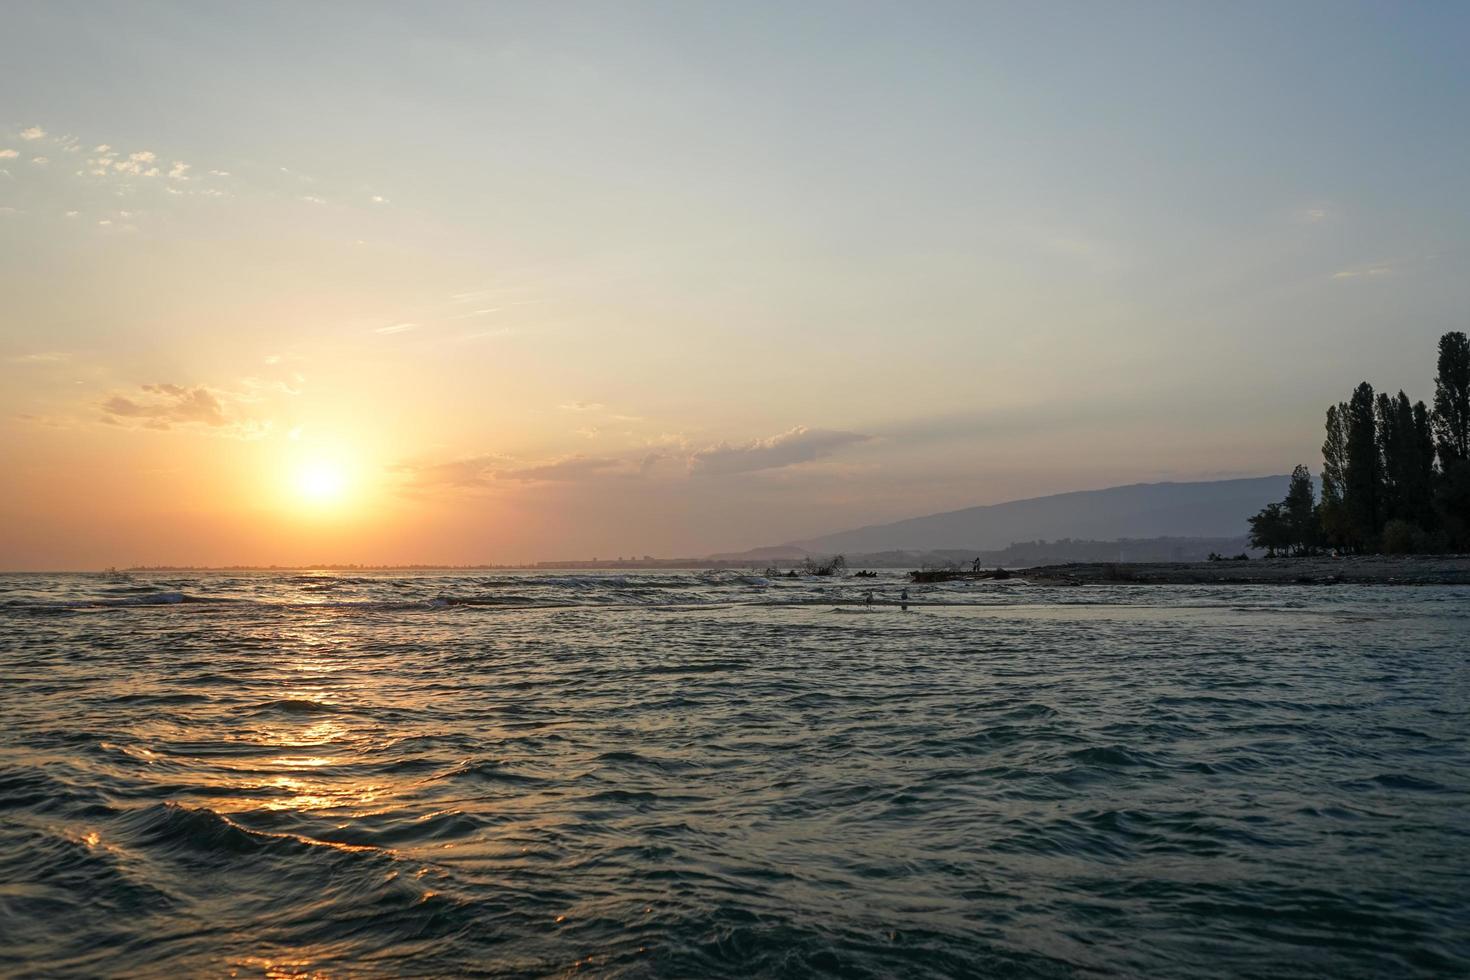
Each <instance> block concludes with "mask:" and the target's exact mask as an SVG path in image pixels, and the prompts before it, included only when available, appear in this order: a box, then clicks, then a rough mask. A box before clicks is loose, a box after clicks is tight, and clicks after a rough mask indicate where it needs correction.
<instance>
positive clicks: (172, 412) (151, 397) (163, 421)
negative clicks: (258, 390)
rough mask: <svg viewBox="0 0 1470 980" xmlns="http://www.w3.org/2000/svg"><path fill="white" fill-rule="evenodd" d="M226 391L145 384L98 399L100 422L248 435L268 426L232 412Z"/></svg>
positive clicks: (261, 431) (146, 427)
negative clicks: (191, 428)
mask: <svg viewBox="0 0 1470 980" xmlns="http://www.w3.org/2000/svg"><path fill="white" fill-rule="evenodd" d="M230 402H231V398H230V396H229V395H228V394H226V393H224V392H221V391H217V390H215V389H212V388H209V387H206V386H205V385H194V386H192V387H188V386H184V385H175V384H146V385H142V386H141V387H140V388H139V393H134V394H131V395H112V396H110V397H108V398H106V399H104V400H103V401H102V403H101V404H100V405H99V408H101V410H102V421H104V422H106V423H108V424H110V425H123V426H129V427H132V428H143V429H160V430H167V429H173V428H177V427H181V426H182V427H194V428H201V429H205V430H212V431H215V432H218V433H220V434H225V435H234V436H239V437H242V438H251V437H254V436H258V435H262V434H264V432H265V430H266V429H267V428H268V427H269V426H268V424H266V423H262V422H260V421H258V420H256V419H251V418H245V417H243V416H241V415H239V414H238V413H237V412H235V411H234V410H233V409H232V407H231V405H230Z"/></svg>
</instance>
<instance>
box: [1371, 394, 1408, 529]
mask: <svg viewBox="0 0 1470 980" xmlns="http://www.w3.org/2000/svg"><path fill="white" fill-rule="evenodd" d="M1373 421H1374V423H1375V426H1376V429H1377V431H1376V433H1375V435H1376V436H1377V439H1378V461H1379V465H1380V466H1381V469H1380V470H1379V474H1380V476H1379V486H1380V498H1379V499H1380V503H1381V505H1382V511H1381V512H1380V513H1379V515H1378V520H1379V523H1380V526H1381V525H1382V524H1387V523H1388V522H1389V521H1391V520H1394V519H1396V518H1398V519H1402V518H1403V516H1404V515H1403V510H1404V502H1403V494H1404V487H1403V483H1402V479H1401V478H1402V476H1403V472H1404V469H1405V462H1406V461H1405V459H1404V445H1403V442H1404V441H1403V431H1402V429H1401V428H1400V425H1399V417H1398V403H1397V402H1395V401H1394V399H1393V398H1392V397H1391V396H1390V395H1389V394H1388V392H1386V391H1385V392H1380V393H1379V394H1378V397H1376V398H1375V399H1373Z"/></svg>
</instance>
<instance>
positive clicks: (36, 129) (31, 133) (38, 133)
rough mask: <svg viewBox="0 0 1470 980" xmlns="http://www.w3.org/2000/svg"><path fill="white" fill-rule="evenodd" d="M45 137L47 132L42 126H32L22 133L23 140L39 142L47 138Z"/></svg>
mask: <svg viewBox="0 0 1470 980" xmlns="http://www.w3.org/2000/svg"><path fill="white" fill-rule="evenodd" d="M45 135H46V131H45V130H44V129H42V128H41V127H40V126H31V127H30V128H28V129H22V130H21V131H20V138H21V139H23V140H38V139H42V138H43V137H45Z"/></svg>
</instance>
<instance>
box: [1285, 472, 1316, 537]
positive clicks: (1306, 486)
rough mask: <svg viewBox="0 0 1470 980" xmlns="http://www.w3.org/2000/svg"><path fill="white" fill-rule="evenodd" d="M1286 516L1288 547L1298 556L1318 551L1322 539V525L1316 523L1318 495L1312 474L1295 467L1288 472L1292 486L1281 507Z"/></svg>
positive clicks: (1288, 489)
mask: <svg viewBox="0 0 1470 980" xmlns="http://www.w3.org/2000/svg"><path fill="white" fill-rule="evenodd" d="M1281 508H1282V511H1283V512H1284V513H1285V516H1286V530H1287V538H1288V544H1289V545H1290V547H1291V548H1292V550H1293V551H1295V552H1296V553H1297V554H1299V555H1306V554H1311V553H1312V552H1313V551H1316V550H1317V545H1318V542H1319V541H1320V539H1321V537H1322V531H1321V525H1320V524H1319V523H1318V522H1317V495H1316V492H1315V491H1314V490H1313V488H1312V471H1311V470H1309V469H1307V468H1306V467H1305V466H1300V465H1299V466H1297V467H1296V468H1295V469H1293V470H1292V471H1291V484H1290V485H1289V486H1288V487H1287V489H1286V499H1285V500H1284V501H1282V504H1281Z"/></svg>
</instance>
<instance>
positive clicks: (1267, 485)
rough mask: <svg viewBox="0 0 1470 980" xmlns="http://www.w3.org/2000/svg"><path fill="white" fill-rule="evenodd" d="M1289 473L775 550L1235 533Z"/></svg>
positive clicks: (994, 510)
mask: <svg viewBox="0 0 1470 980" xmlns="http://www.w3.org/2000/svg"><path fill="white" fill-rule="evenodd" d="M1289 480H1290V477H1289V476H1286V475H1274V474H1273V475H1271V476H1260V477H1243V478H1239V479H1231V480H1198V481H1165V482H1158V483H1130V484H1123V485H1120V486H1114V487H1104V488H1101V489H1098V490H1070V491H1066V492H1064V493H1058V494H1049V495H1046V496H1042V497H1027V498H1023V499H1020V500H1010V501H1004V502H1002V503H998V504H983V505H979V506H975V507H963V508H959V509H957V510H950V511H941V512H939V513H936V514H927V515H923V516H919V517H909V518H905V519H903V520H899V521H891V522H888V523H883V524H869V525H864V526H862V527H857V528H852V529H850V530H846V531H836V532H832V533H829V534H823V535H817V536H815V537H812V538H805V539H798V540H794V541H788V542H785V543H784V544H781V545H774V546H770V547H769V548H768V549H753V551H762V550H771V551H774V550H776V549H783V548H799V549H802V550H803V551H808V552H828V553H833V552H844V553H845V552H878V551H891V550H933V549H940V548H945V549H967V548H968V549H975V550H981V551H990V550H996V549H1000V548H1005V547H1007V546H1008V545H1011V544H1015V543H1017V542H1021V541H1032V540H1048V539H1057V538H1088V539H1098V540H1105V539H1121V538H1153V537H1202V538H1204V537H1222V538H1223V537H1235V536H1239V535H1242V534H1244V533H1245V532H1246V518H1248V517H1249V516H1251V515H1252V514H1254V513H1256V512H1257V511H1258V510H1260V509H1261V508H1262V507H1264V506H1265V505H1266V504H1268V503H1271V502H1273V501H1277V500H1280V499H1281V498H1282V496H1283V495H1284V494H1285V492H1286V486H1287V483H1288V482H1289Z"/></svg>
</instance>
